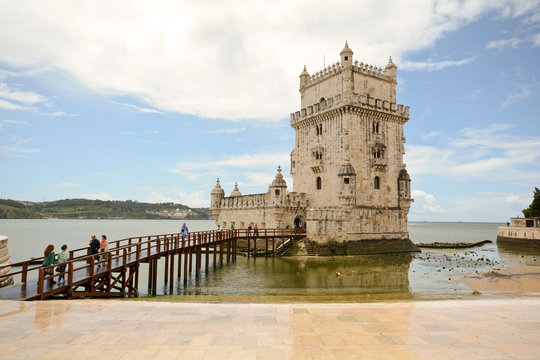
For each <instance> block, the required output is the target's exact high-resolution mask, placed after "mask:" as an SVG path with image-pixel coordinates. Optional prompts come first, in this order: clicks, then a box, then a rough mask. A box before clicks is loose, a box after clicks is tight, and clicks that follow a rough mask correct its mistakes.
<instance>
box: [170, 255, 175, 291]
mask: <svg viewBox="0 0 540 360" xmlns="http://www.w3.org/2000/svg"><path fill="white" fill-rule="evenodd" d="M170 257H171V268H170V276H171V281H170V282H169V293H170V294H172V292H173V290H174V281H173V280H174V253H172V254H171V255H170Z"/></svg>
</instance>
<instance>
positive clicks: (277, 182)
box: [272, 165, 287, 187]
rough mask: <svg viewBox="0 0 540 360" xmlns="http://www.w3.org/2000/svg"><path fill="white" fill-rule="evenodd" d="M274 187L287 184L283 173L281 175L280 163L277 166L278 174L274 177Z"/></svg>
mask: <svg viewBox="0 0 540 360" xmlns="http://www.w3.org/2000/svg"><path fill="white" fill-rule="evenodd" d="M272 186H273V187H280V186H287V182H286V181H285V179H283V175H281V166H279V165H278V167H277V174H276V177H275V178H274V181H272Z"/></svg>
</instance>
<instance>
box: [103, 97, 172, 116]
mask: <svg viewBox="0 0 540 360" xmlns="http://www.w3.org/2000/svg"><path fill="white" fill-rule="evenodd" d="M109 102H110V103H112V104H115V105H120V106H123V107H125V108H128V109H130V110H132V111H134V112H139V113H150V114H163V112H162V111H159V110H156V109H150V108H146V107H142V106H138V105H133V104H126V103H121V102H117V101H113V100H111V101H109Z"/></svg>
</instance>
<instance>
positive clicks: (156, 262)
mask: <svg viewBox="0 0 540 360" xmlns="http://www.w3.org/2000/svg"><path fill="white" fill-rule="evenodd" d="M157 265H158V258H157V257H156V258H155V259H154V271H153V275H154V279H153V281H152V285H153V286H152V295H154V296H155V295H156V294H157V268H158V266H157Z"/></svg>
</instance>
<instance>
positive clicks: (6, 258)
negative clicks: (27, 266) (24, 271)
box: [0, 235, 13, 287]
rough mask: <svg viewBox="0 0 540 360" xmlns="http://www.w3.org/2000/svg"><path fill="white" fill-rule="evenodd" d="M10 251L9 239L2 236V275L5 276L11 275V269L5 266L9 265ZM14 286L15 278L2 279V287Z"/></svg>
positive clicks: (0, 258) (0, 240)
mask: <svg viewBox="0 0 540 360" xmlns="http://www.w3.org/2000/svg"><path fill="white" fill-rule="evenodd" d="M9 259H10V258H9V249H8V238H7V237H6V236H2V235H0V275H5V274H9V273H11V267H10V266H6V267H4V266H3V265H6V264H9ZM11 284H13V277H11V276H10V277H8V278H2V279H0V287H4V286H7V285H11Z"/></svg>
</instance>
